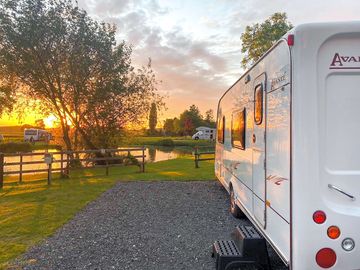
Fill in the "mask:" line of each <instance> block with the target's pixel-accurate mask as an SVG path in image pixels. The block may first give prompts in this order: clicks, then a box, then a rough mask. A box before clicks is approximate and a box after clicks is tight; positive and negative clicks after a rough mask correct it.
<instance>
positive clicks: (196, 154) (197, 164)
mask: <svg viewBox="0 0 360 270" xmlns="http://www.w3.org/2000/svg"><path fill="white" fill-rule="evenodd" d="M199 155H200V154H199V151H198V148H197V147H195V168H199Z"/></svg>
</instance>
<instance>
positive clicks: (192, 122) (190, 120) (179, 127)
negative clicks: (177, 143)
mask: <svg viewBox="0 0 360 270" xmlns="http://www.w3.org/2000/svg"><path fill="white" fill-rule="evenodd" d="M199 126H206V127H212V128H215V127H216V123H215V120H214V112H213V110H211V109H210V110H208V111H206V112H205V116H202V115H201V113H200V110H199V108H198V107H197V106H196V105H191V106H190V108H189V109H188V110H185V111H184V112H182V113H181V114H180V116H179V118H178V117H175V118H168V119H166V120H165V122H164V125H163V133H165V135H167V136H175V135H178V136H186V135H193V134H194V133H195V132H196V128H197V127H199Z"/></svg>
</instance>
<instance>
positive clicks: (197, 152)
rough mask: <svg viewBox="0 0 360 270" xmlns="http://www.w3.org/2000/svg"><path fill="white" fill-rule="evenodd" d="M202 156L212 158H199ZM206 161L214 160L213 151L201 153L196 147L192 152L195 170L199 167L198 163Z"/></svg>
mask: <svg viewBox="0 0 360 270" xmlns="http://www.w3.org/2000/svg"><path fill="white" fill-rule="evenodd" d="M204 155H214V156H213V157H207V158H201V156H204ZM206 160H215V151H204V152H201V151H200V150H199V148H198V147H195V151H194V161H195V168H200V167H199V162H200V161H206Z"/></svg>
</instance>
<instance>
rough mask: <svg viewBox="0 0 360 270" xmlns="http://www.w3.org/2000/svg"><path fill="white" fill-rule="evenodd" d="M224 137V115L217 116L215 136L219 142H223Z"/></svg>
mask: <svg viewBox="0 0 360 270" xmlns="http://www.w3.org/2000/svg"><path fill="white" fill-rule="evenodd" d="M224 137H225V116H223V117H222V118H219V120H218V127H217V138H218V142H219V143H224Z"/></svg>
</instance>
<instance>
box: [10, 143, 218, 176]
mask: <svg viewBox="0 0 360 270" xmlns="http://www.w3.org/2000/svg"><path fill="white" fill-rule="evenodd" d="M201 150H202V151H211V150H213V148H211V147H210V148H201ZM193 151H194V148H192V147H188V146H178V147H167V146H156V147H155V146H147V147H146V150H145V155H146V158H145V161H146V162H158V161H164V160H169V159H175V158H178V157H181V156H184V155H191V154H192V152H193ZM42 152H44V151H43V150H36V151H33V153H42ZM49 152H50V153H51V152H52V153H54V152H57V150H49ZM132 154H133V155H141V154H142V153H141V151H139V152H135V151H134V152H132ZM43 158H44V157H43V156H42V155H40V156H24V157H23V162H33V161H43ZM54 158H55V160H59V159H60V156H59V155H54ZM64 159H65V157H64ZM19 161H20V158H19V157H5V163H13V162H19ZM60 166H61V164H60V163H59V162H58V163H54V164H53V168H54V169H57V168H60ZM64 167H65V162H64ZM46 168H47V166H46V164H45V163H43V164H24V165H23V170H40V169H46ZM17 170H19V165H11V166H6V167H5V169H4V171H5V172H9V171H17Z"/></svg>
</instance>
